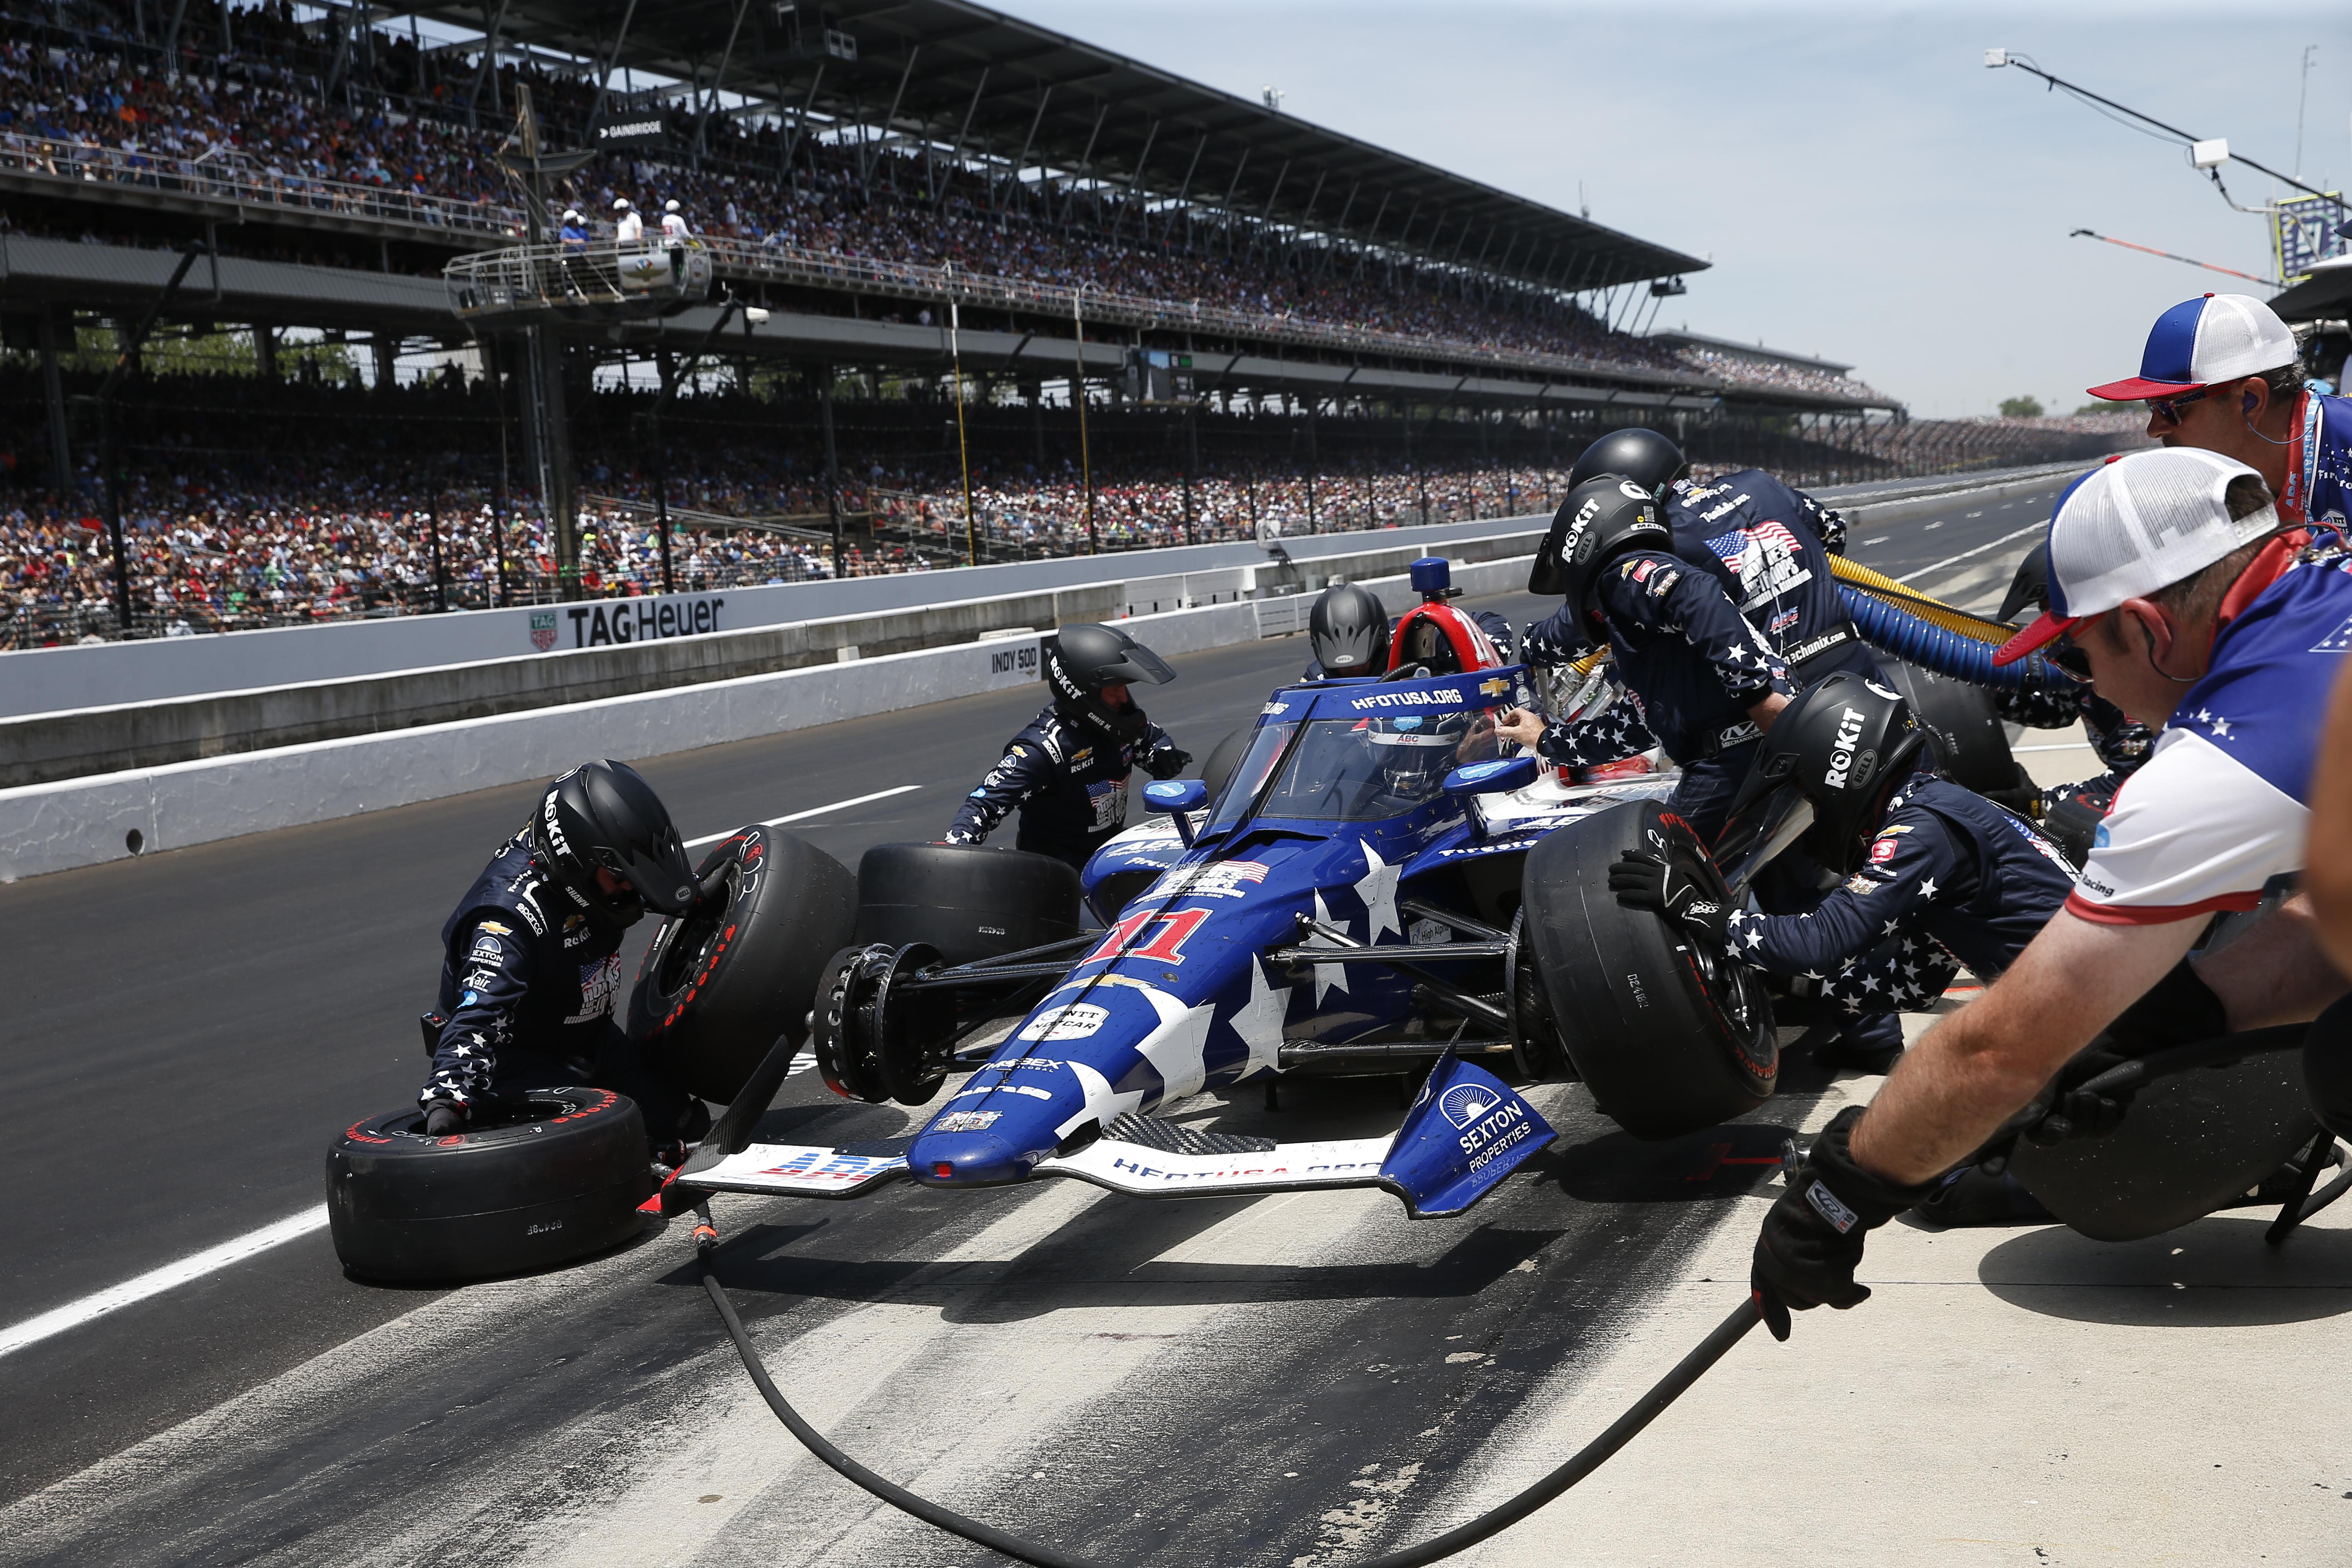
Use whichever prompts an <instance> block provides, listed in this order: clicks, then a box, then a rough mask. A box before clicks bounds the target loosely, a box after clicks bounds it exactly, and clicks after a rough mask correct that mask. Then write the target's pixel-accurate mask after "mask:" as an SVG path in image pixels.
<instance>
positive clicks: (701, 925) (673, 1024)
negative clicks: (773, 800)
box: [629, 826, 857, 1104]
mask: <svg viewBox="0 0 2352 1568" xmlns="http://www.w3.org/2000/svg"><path fill="white" fill-rule="evenodd" d="M721 864H723V865H725V866H726V867H727V868H728V873H727V883H726V886H725V888H724V889H722V890H720V891H719V892H718V893H716V894H714V895H713V896H712V897H711V898H710V899H709V900H706V901H705V902H703V903H700V904H698V905H696V906H695V907H694V908H693V909H692V910H688V912H687V913H685V914H683V915H681V916H679V917H678V918H677V919H676V920H673V921H667V923H665V924H664V925H663V927H662V928H661V930H660V931H658V932H656V934H655V936H654V942H653V946H652V947H650V948H648V949H647V950H646V956H645V962H644V963H641V964H639V965H638V967H637V984H636V987H635V990H634V991H632V992H631V993H630V995H629V1034H630V1035H631V1036H632V1037H634V1038H635V1039H637V1040H639V1041H642V1042H643V1043H644V1045H645V1047H646V1054H647V1055H648V1057H650V1058H653V1059H654V1060H656V1062H666V1063H667V1064H668V1066H669V1067H670V1068H671V1069H672V1070H674V1071H675V1072H676V1073H677V1075H678V1079H679V1081H680V1082H682V1083H683V1084H684V1085H685V1086H686V1088H687V1090H688V1092H689V1093H692V1094H694V1095H696V1096H698V1097H699V1098H701V1099H703V1100H717V1101H719V1102H721V1103H722V1104H723V1103H725V1102H726V1101H728V1100H733V1099H734V1098H735V1096H736V1094H737V1093H738V1092H739V1091H740V1090H741V1089H742V1087H743V1082H744V1080H745V1079H748V1078H750V1077H751V1069H752V1068H756V1067H758V1066H759V1065H760V1062H761V1058H764V1057H765V1056H766V1055H767V1054H768V1049H769V1047H772V1046H773V1045H774V1044H775V1043H776V1039H777V1037H779V1036H781V1035H791V1036H793V1037H794V1038H796V1039H797V1038H798V1037H800V1035H801V1034H802V1033H803V1031H804V1030H805V1028H806V1027H807V1020H808V1013H809V1007H810V1005H811V1004H812V1002H813V1001H814V997H815V995H816V984H817V976H818V975H819V973H822V972H823V970H824V964H825V961H826V960H827V959H829V958H831V957H832V956H833V955H834V953H835V952H836V951H838V950H839V949H840V948H841V947H842V946H843V945H845V943H846V942H848V941H849V932H850V927H851V925H852V923H853V921H855V919H856V909H857V902H856V900H857V884H856V879H854V878H852V877H851V876H850V874H849V870H848V868H846V867H845V866H844V865H842V863H841V862H840V861H838V860H835V858H833V857H832V856H830V855H827V854H826V853H824V851H823V850H822V849H819V848H817V847H815V846H814V845H813V844H810V843H809V842H808V841H807V840H805V839H803V838H798V837H793V835H792V834H789V833H779V832H777V831H776V830H775V829H774V828H772V827H761V826H751V827H746V828H742V829H740V831H738V832H736V833H735V834H733V835H732V836H730V837H728V838H727V839H726V841H725V842H723V843H721V844H720V845H719V847H716V848H715V849H713V850H711V852H710V853H709V855H707V856H705V857H703V860H702V865H701V866H700V868H698V871H697V875H698V877H708V876H709V873H710V871H711V869H712V868H714V867H717V866H719V865H721Z"/></svg>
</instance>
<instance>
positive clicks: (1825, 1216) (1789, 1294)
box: [1748, 1105, 1937, 1340]
mask: <svg viewBox="0 0 2352 1568" xmlns="http://www.w3.org/2000/svg"><path fill="white" fill-rule="evenodd" d="M1862 1110H1863V1108H1862V1107H1861V1106H1858V1105H1854V1106H1848V1107H1847V1108H1846V1109H1845V1110H1841V1111H1839V1112H1838V1113H1837V1115H1836V1116H1835V1117H1834V1118H1833V1119H1832V1121H1831V1122H1830V1124H1829V1125H1828V1126H1827V1127H1824V1128H1822V1134H1821V1136H1820V1137H1819V1138H1816V1139H1815V1140H1813V1147H1812V1150H1811V1152H1809V1153H1808V1154H1807V1155H1806V1156H1805V1159H1804V1163H1802V1164H1801V1165H1799V1166H1798V1167H1797V1170H1796V1172H1795V1173H1793V1174H1792V1175H1791V1176H1790V1178H1789V1190H1788V1191H1787V1192H1785V1193H1782V1194H1780V1201H1778V1202H1777V1203H1775V1204H1774V1205H1772V1208H1771V1212H1769V1214H1767V1215H1765V1216H1764V1229H1763V1233H1762V1234H1761V1235H1759V1236H1758V1237H1757V1238H1756V1258H1755V1262H1754V1264H1753V1266H1752V1267H1751V1268H1750V1270H1749V1272H1748V1289H1750V1290H1752V1291H1754V1292H1755V1295H1756V1307H1757V1310H1758V1311H1759V1312H1760V1313H1761V1314H1762V1315H1763V1318H1764V1326H1765V1327H1766V1328H1769V1329H1770V1330H1771V1331H1772V1337H1773V1338H1774V1339H1776V1340H1785V1339H1787V1338H1788V1337H1789V1311H1790V1309H1791V1308H1794V1309H1795V1310H1798V1311H1804V1310H1808V1309H1810V1308H1813V1307H1835V1308H1837V1309H1839V1310H1841V1311H1843V1310H1845V1309H1846V1308H1848V1307H1858V1306H1860V1305H1861V1304H1862V1303H1863V1302H1864V1301H1867V1300H1870V1287H1869V1286H1867V1285H1857V1284H1855V1283H1854V1279H1853V1268H1854V1265H1855V1264H1857V1263H1860V1262H1861V1261H1862V1238H1863V1237H1864V1234H1865V1233H1867V1232H1869V1231H1874V1230H1876V1229H1877V1228H1878V1227H1879V1226H1882V1225H1885V1223H1886V1222H1887V1221H1888V1220H1890V1219H1893V1218H1894V1217H1895V1215H1898V1214H1901V1213H1902V1212H1903V1211H1904V1210H1905V1209H1907V1208H1909V1207H1911V1206H1912V1205H1914V1204H1916V1203H1918V1202H1920V1201H1921V1200H1922V1199H1924V1198H1926V1197H1927V1196H1928V1195H1929V1194H1932V1193H1934V1192H1935V1190H1936V1188H1937V1183H1935V1182H1921V1183H1919V1184H1916V1185H1905V1184H1902V1183H1899V1182H1890V1181H1888V1180H1887V1179H1886V1178H1885V1177H1884V1176H1880V1175H1874V1174H1873V1173H1871V1172H1868V1171H1865V1170H1864V1169H1863V1168H1862V1167H1861V1166H1860V1165H1857V1164H1855V1163H1854V1160H1853V1152H1852V1151H1851V1150H1849V1149H1848V1148H1847V1146H1846V1141H1847V1140H1848V1139H1849V1138H1851V1137H1852V1136H1853V1124H1854V1123H1855V1122H1857V1121H1861V1120H1862Z"/></svg>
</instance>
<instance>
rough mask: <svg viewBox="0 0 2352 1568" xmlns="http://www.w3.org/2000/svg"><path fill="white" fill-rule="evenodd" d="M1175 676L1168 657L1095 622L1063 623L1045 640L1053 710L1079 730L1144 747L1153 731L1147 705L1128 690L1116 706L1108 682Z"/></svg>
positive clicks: (1162, 681) (1152, 681)
mask: <svg viewBox="0 0 2352 1568" xmlns="http://www.w3.org/2000/svg"><path fill="white" fill-rule="evenodd" d="M1173 679H1176V672H1175V671H1174V670H1172V669H1171V668H1168V661H1167V660H1166V659H1163V658H1160V656H1159V655H1158V654H1156V653H1154V652H1152V651H1151V650H1150V648H1148V647H1144V646H1143V645H1142V644H1141V643H1139V642H1138V641H1136V640H1135V639H1134V638H1133V637H1129V636H1128V635H1127V634H1126V633H1125V632H1117V631H1113V630H1111V628H1110V627H1108V626H1097V625H1096V624H1094V623H1093V622H1091V621H1079V622H1076V623H1075V624H1073V625H1070V626H1064V627H1063V628H1062V629H1061V630H1060V631H1059V632H1057V633H1055V635H1054V636H1052V637H1048V638H1046V639H1045V684H1046V685H1048V686H1050V687H1052V688H1053V689H1054V711H1055V712H1056V713H1058V714H1060V715H1061V717H1062V720H1063V721H1064V722H1065V723H1066V724H1069V725H1070V726H1071V727H1072V728H1074V729H1076V730H1077V731H1079V732H1080V733H1082V734H1086V735H1089V736H1092V737H1095V738H1097V739H1100V740H1105V741H1111V742H1117V743H1118V744H1120V745H1123V746H1134V745H1140V744H1141V743H1142V742H1143V738H1144V736H1145V735H1147V734H1149V733H1150V729H1151V725H1150V721H1149V720H1147V719H1146V718H1145V717H1144V716H1143V705H1142V704H1141V703H1139V702H1138V701H1137V700H1135V697H1134V694H1133V693H1132V692H1131V691H1130V692H1129V695H1128V698H1127V700H1126V701H1125V702H1124V703H1123V704H1121V705H1119V706H1118V707H1113V706H1112V705H1111V703H1110V702H1109V701H1108V700H1107V699H1105V698H1104V696H1103V689H1104V688H1105V687H1107V686H1126V687H1133V686H1136V685H1139V684H1140V685H1147V686H1165V685H1166V684H1168V682H1170V681H1171V680H1173Z"/></svg>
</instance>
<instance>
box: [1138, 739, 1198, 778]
mask: <svg viewBox="0 0 2352 1568" xmlns="http://www.w3.org/2000/svg"><path fill="white" fill-rule="evenodd" d="M1191 766H1192V752H1180V751H1178V750H1177V749H1176V748H1175V747H1173V746H1171V747H1169V748H1168V749H1167V750H1166V751H1164V752H1152V753H1151V755H1150V758H1148V759H1147V760H1146V761H1145V762H1144V764H1143V771H1144V772H1146V773H1150V775H1151V776H1152V777H1153V778H1155V779H1175V778H1182V777H1183V776H1184V770H1185V769H1186V768H1189V767H1191Z"/></svg>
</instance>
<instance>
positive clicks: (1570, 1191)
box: [1529, 1121, 1796, 1204]
mask: <svg viewBox="0 0 2352 1568" xmlns="http://www.w3.org/2000/svg"><path fill="white" fill-rule="evenodd" d="M1794 1136H1796V1129H1795V1128H1793V1127H1785V1126H1782V1125H1780V1123H1778V1122H1770V1121H1760V1122H1745V1121H1734V1122H1725V1123H1723V1124H1722V1125H1719V1126H1716V1127H1709V1128H1706V1129H1705V1130H1704V1131H1697V1132H1693V1133H1689V1134H1686V1135H1685V1136H1684V1137H1680V1138H1669V1139H1664V1140H1663V1141H1660V1142H1646V1141H1644V1140H1643V1139H1639V1138H1636V1137H1634V1136H1633V1134H1632V1133H1630V1132H1622V1131H1612V1132H1606V1133H1603V1134H1601V1136H1599V1137H1597V1138H1589V1139H1586V1140H1585V1141H1584V1142H1580V1143H1573V1144H1570V1145H1568V1146H1566V1147H1564V1148H1559V1149H1556V1150H1554V1151H1553V1152H1551V1153H1549V1154H1545V1155H1538V1156H1537V1158H1536V1159H1535V1160H1533V1161H1531V1162H1529V1168H1530V1169H1532V1170H1537V1171H1544V1170H1545V1168H1546V1167H1547V1166H1549V1171H1548V1172H1546V1174H1547V1175H1548V1176H1549V1179H1550V1180H1552V1181H1553V1182H1555V1183H1556V1184H1558V1185H1559V1190H1560V1191H1561V1192H1563V1193H1565V1194H1567V1195H1569V1196H1570V1197H1572V1198H1575V1199H1577V1200H1578V1201H1579V1202H1581V1203H1589V1204H1685V1203H1702V1202H1713V1201H1717V1200H1720V1199H1724V1198H1736V1197H1739V1196H1741V1195H1742V1194H1748V1193H1752V1192H1755V1191H1757V1190H1759V1188H1761V1187H1763V1186H1765V1185H1766V1184H1769V1183H1770V1182H1771V1181H1773V1180H1774V1179H1775V1178H1777V1177H1778V1176H1779V1175H1780V1144H1781V1142H1782V1141H1783V1140H1785V1139H1789V1138H1792V1137H1794ZM1538 1179H1543V1178H1541V1177H1539V1178H1538Z"/></svg>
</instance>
